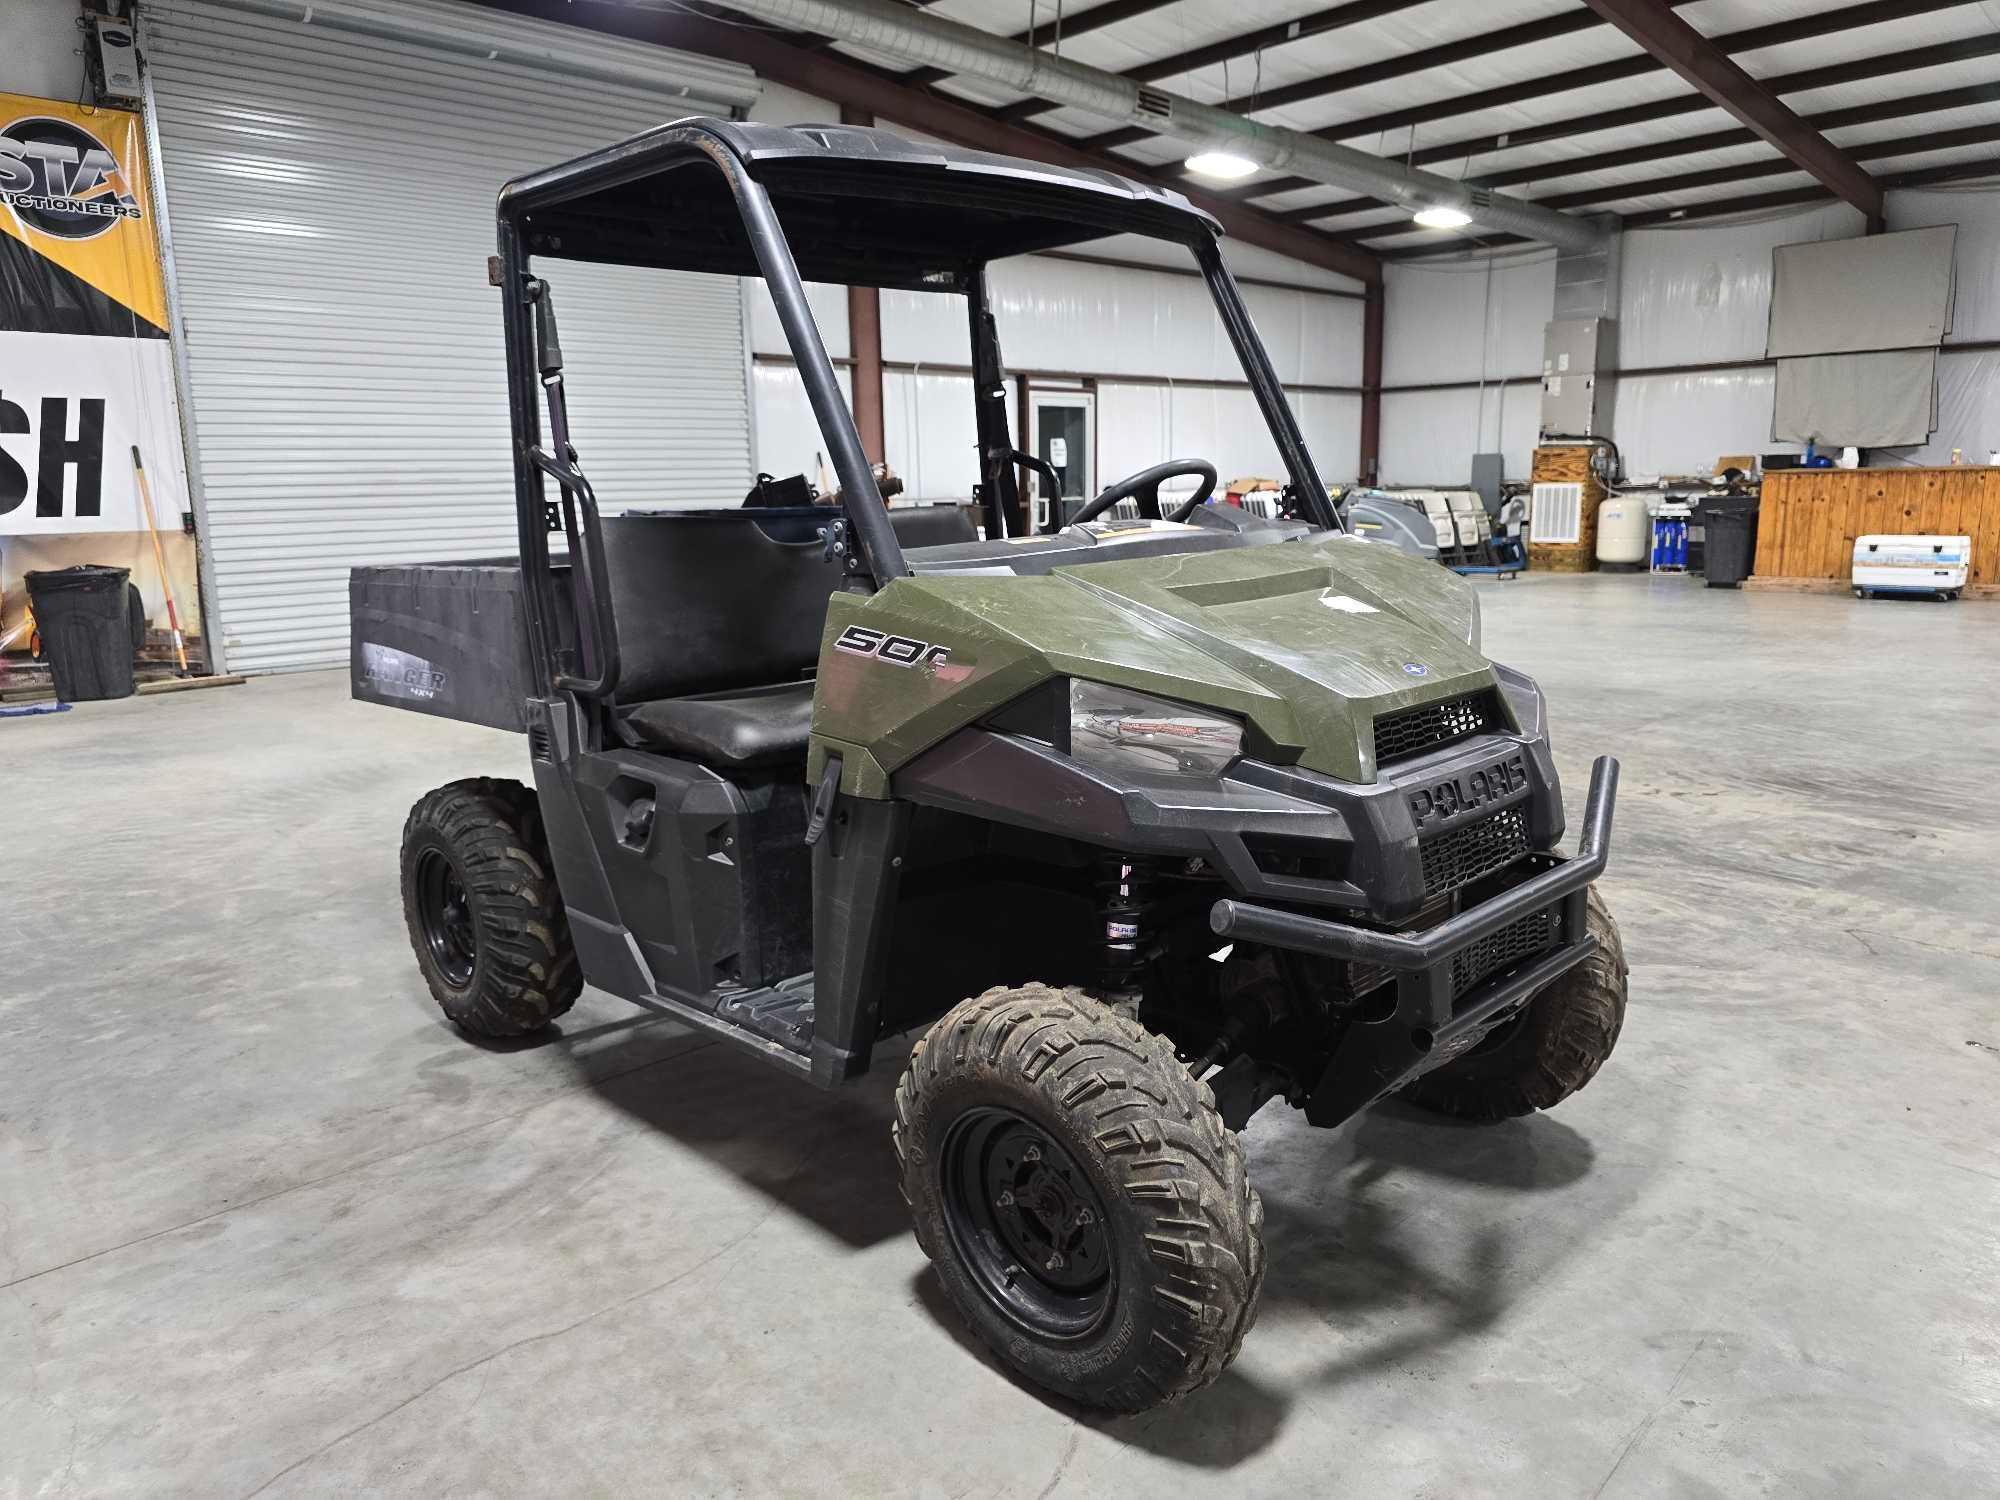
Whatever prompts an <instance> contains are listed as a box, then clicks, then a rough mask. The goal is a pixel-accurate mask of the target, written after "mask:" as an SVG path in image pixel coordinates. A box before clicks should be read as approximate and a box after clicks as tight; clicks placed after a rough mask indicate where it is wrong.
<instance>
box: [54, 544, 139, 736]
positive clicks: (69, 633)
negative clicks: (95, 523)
mask: <svg viewBox="0 0 2000 1500" xmlns="http://www.w3.org/2000/svg"><path fill="white" fill-rule="evenodd" d="M130 572H131V570H130V569H129V568H100V567H97V566H96V565H95V564H92V563H84V564H82V565H80V566H78V567H74V568H62V569H59V570H56V571H53V572H43V573H30V574H28V602H29V603H30V604H31V605H32V606H33V607H34V611H35V623H36V625H37V626H38V627H39V628H40V629H41V632H42V649H43V650H44V651H46V652H47V653H48V658H49V667H50V670H51V671H53V672H54V674H55V679H56V697H58V698H60V699H61V700H62V701H63V702H65V703H88V702H92V701H94V700H96V699H99V698H129V697H131V696H132V688H133V680H132V659H133V656H134V654H135V653H134V651H133V646H132V640H133V635H132V604H131V600H130V598H129V597H128V592H129V591H128V584H127V581H126V580H127V575H128V574H129V573H130Z"/></svg>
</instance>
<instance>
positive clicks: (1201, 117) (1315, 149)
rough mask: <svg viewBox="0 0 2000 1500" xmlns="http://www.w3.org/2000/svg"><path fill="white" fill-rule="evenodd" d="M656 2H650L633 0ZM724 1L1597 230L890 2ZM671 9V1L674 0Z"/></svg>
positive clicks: (1540, 226) (1408, 195) (1391, 192)
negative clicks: (1259, 122) (1476, 192)
mask: <svg viewBox="0 0 2000 1500" xmlns="http://www.w3.org/2000/svg"><path fill="white" fill-rule="evenodd" d="M630 3H633V4H636V5H638V6H641V7H642V8H648V9H650V8H653V7H654V4H656V3H657V0H630ZM716 3H717V4H720V5H721V6H723V7H724V8H726V9H728V10H733V11H737V12H740V13H741V14H744V15H749V16H755V17H757V18H758V19H759V20H762V21H768V22H773V23H775V24H777V25H780V26H786V27H792V28H796V29H798V30H801V31H812V32H818V33H819V34H821V35H823V36H831V37H834V38H836V39H837V40H839V41H843V42H848V43H851V44H852V45H854V46H856V47H864V48H867V49H868V50H869V51H872V52H881V53H886V54H888V55H889V56H891V57H897V58H901V59H903V60H904V61H906V62H909V63H913V64H919V65H922V66H925V67H932V68H938V69H941V70H943V71H944V72H947V73H957V74H961V75H963V76H965V77H968V78H984V79H986V80H988V81H989V82H992V83H998V84H1003V85H1005V86H1006V87H1008V88H1012V89H1018V90H1020V91H1021V92H1023V93H1027V94H1033V95H1036V96H1038V97H1040V98H1043V99H1047V100H1049V101H1051V102H1052V103H1055V104H1063V105H1069V106H1071V107H1073V108H1076V109H1082V110H1087V111H1089V112H1090V113H1091V114H1094V115H1101V116H1103V117H1104V118H1105V119H1107V120H1119V121H1124V122H1126V123H1128V124H1132V125H1138V126H1142V127H1144V128H1145V129H1147V130H1149V131H1154V132H1156V133H1159V134H1162V135H1167V136H1171V137H1172V138H1173V139H1174V140H1177V141H1180V142H1183V143H1184V144H1186V145H1187V146H1189V147H1190V148H1192V149H1194V150H1200V151H1225V152H1228V153H1229V154H1230V155H1232V156H1241V157H1245V158H1247V159H1248V160H1250V161H1254V162H1256V163H1257V164H1258V165H1259V166H1262V167H1269V168H1271V169H1272V170H1274V171H1285V172H1290V173H1293V174H1295V175H1297V176H1300V177H1310V178H1312V179H1313V180H1314V181H1315V182H1323V183H1325V184H1327V185H1328V186H1329V187H1338V188H1341V189H1343V190H1345V191H1348V192H1354V193H1365V194H1366V195H1367V196H1369V197H1371V198H1379V199H1381V200H1382V201H1383V202H1385V203H1391V204H1396V205H1398V206H1401V207H1403V208H1407V209H1409V210H1410V211H1411V212H1412V213H1414V212H1415V211H1416V210H1417V209H1420V208H1429V207H1437V206H1448V207H1455V208H1459V209H1463V210H1464V211H1465V212H1466V213H1467V214H1469V215H1470V216H1471V218H1472V221H1473V222H1474V223H1475V224H1478V225H1479V226H1480V227H1482V228H1484V229H1488V230H1492V231H1494V232H1496V233H1506V234H1518V235H1523V236H1526V237H1527V238H1529V239H1535V240H1543V241H1546V242H1547V243H1549V244H1552V245H1558V246H1561V247H1563V248H1565V249H1572V250H1582V249H1586V248H1589V247H1590V246H1592V245H1594V244H1596V243H1597V241H1598V240H1599V239H1600V238H1601V235H1602V232H1601V231H1600V230H1599V229H1598V228H1597V226H1596V225H1594V224H1591V223H1589V222H1587V221H1585V220H1582V219H1576V218H1572V217H1570V216H1569V215H1568V214H1562V213H1557V212H1556V211H1555V210H1554V209H1548V208H1542V207H1539V206H1537V205H1536V204H1533V203H1528V202H1525V201H1523V200H1522V199H1519V198H1509V197H1506V196H1504V195H1501V194H1492V193H1484V192H1481V193H1478V194H1475V193H1474V192H1473V191H1472V190H1470V189H1468V188H1467V187H1466V186H1465V184H1463V183H1460V182H1454V181H1452V180H1451V179H1450V178H1448V177H1439V176H1436V175H1434V174H1433V173H1430V172H1421V171H1417V170H1415V169H1413V168H1409V167H1402V166H1398V165H1397V164H1396V163H1395V162H1392V161H1386V160H1384V159H1383V158H1381V157H1379V156H1371V155H1369V154H1368V153H1367V152H1365V151H1356V150H1354V149H1353V148H1352V147H1348V146H1339V145H1335V144H1333V143H1332V142H1330V141H1323V140H1321V139H1319V138H1318V137H1317V136H1313V135H1307V134H1306V133H1305V132H1303V131H1298V130H1287V129H1284V128H1283V127H1280V126H1274V125H1260V124H1258V123H1257V122H1256V121H1255V120H1249V119H1245V118H1244V117H1243V116H1242V115H1239V114H1235V113H1233V112H1231V111H1229V110H1226V109H1217V108H1216V107H1215V106H1213V105H1209V104H1202V103H1199V102H1197V101H1196V100H1193V99H1187V98H1183V97H1182V96H1180V95H1178V94H1169V93H1166V92H1165V91H1163V90H1161V89H1157V88H1153V87H1151V86H1149V85H1144V84H1140V83H1135V82H1134V81H1133V80H1131V79H1129V78H1121V77H1119V76H1118V75H1117V74H1116V73H1107V72H1105V71H1104V70H1103V69H1102V68H1093V67H1089V66H1086V65H1085V64H1083V63H1078V62H1072V61H1070V60H1069V59H1068V58H1063V57H1056V56H1054V55H1052V54H1050V53H1048V52H1044V51H1041V50H1039V49H1037V48H1033V47H1028V46H1024V45H1023V44H1021V43H1019V42H1012V41H1009V40H1007V39H1006V38H1005V37H1000V36H994V35H993V34H992V33H990V32H985V31H981V30H979V29H978V28H976V27H972V26H965V25H961V24H960V23H958V22H956V21H948V20H945V19H944V18H943V17H941V16H933V15H930V14H928V13H926V12H924V11H922V10H918V9H915V8H914V7H912V6H908V5H903V4H899V3H897V0H716ZM676 8H677V7H676Z"/></svg>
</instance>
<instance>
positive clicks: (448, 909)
mask: <svg viewBox="0 0 2000 1500" xmlns="http://www.w3.org/2000/svg"><path fill="white" fill-rule="evenodd" d="M417 915H418V918H419V919H420V920H421V921H422V923H423V928H424V946H425V947H426V948H428V949H430V954H431V962H432V963H434V964H435V965H437V971H438V973H439V974H441V975H443V976H444V982H445V983H446V984H448V985H450V986H451V987H452V988H453V989H455V990H462V989H464V988H465V987H466V986H467V985H469V984H471V983H472V971H473V968H474V966H475V965H476V964H477V963H478V962H479V929H478V927H477V925H476V924H475V923H474V922H473V920H472V900H471V897H469V896H468V895H467V894H466V890H465V882H464V881H463V880H461V879H460V878H459V874H458V870H457V868H456V867H455V866H454V865H453V864H452V862H451V861H450V860H449V859H448V858H446V857H445V855H444V853H443V851H442V850H438V849H426V850H424V852H423V853H422V854H420V855H419V856H418V857H417Z"/></svg>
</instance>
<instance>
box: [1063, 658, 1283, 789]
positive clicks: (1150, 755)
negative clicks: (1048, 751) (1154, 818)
mask: <svg viewBox="0 0 2000 1500" xmlns="http://www.w3.org/2000/svg"><path fill="white" fill-rule="evenodd" d="M1069 748H1070V753H1071V754H1072V755H1074V756H1075V757H1076V758H1077V759H1078V760H1080V761H1083V762H1085V763H1086V764H1088V765H1093V766H1099V767H1101V768H1103V769H1104V770H1107V771H1121V772H1134V771H1137V772H1146V773H1149V774H1151V775H1155V776H1158V775H1168V776H1220V775H1221V774H1222V773H1223V771H1224V770H1226V769H1227V768H1228V766H1229V763H1230V762H1231V761H1233V760H1235V759H1236V757H1237V756H1239V755H1241V754H1242V753H1243V726H1242V725H1241V724H1239V723H1237V722H1236V721H1235V720H1234V719H1229V718H1224V717H1223V716H1222V715H1221V714H1217V713H1212V712H1210V711H1209V710H1207V709H1202V708H1192V707H1190V706H1189V705H1187V704H1185V703H1175V702H1173V701H1171V700H1170V699H1166V698H1155V697H1153V696H1152V695H1151V694H1150V693H1135V692H1132V691H1131V690H1130V689H1128V688H1116V687H1107V686H1105V685H1104V684H1103V683H1101V682H1077V681H1075V680H1074V679H1072V680H1071V682H1070V685H1069Z"/></svg>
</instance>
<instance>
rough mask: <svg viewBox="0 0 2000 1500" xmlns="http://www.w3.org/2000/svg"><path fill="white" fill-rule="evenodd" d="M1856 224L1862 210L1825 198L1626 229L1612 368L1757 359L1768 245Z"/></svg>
mask: <svg viewBox="0 0 2000 1500" xmlns="http://www.w3.org/2000/svg"><path fill="white" fill-rule="evenodd" d="M1863 227H1864V225H1863V221H1862V218H1861V214H1860V211H1859V210H1857V209H1854V208H1850V207H1848V206H1847V205H1846V204H1828V205H1826V206H1825V207H1823V208H1815V209H1809V210H1807V211H1805V212H1803V213H1796V214H1787V215H1784V216H1782V217H1779V218H1773V219H1762V220H1757V221H1753V222H1751V223H1746V224H1717V225H1706V226H1700V227H1695V228H1688V229H1640V230H1634V231H1633V232H1631V233H1629V234H1627V235H1626V236H1625V246H1624V249H1625V257H1624V265H1623V268H1622V271H1621V275H1620V281H1619V295H1618V364H1619V367H1620V368H1622V369H1627V370H1634V369H1654V368H1658V367H1659V366H1662V365H1703V364H1715V363H1718V362H1720V361H1722V360H1730V359H1761V358H1763V356H1764V339H1765V333H1766V329H1767V325H1768V324H1769V322H1770V317H1771V252H1772V251H1773V250H1775V249H1776V248H1777V247H1778V246H1780V245H1791V244H1797V243H1800V242H1802V241H1806V240H1835V239H1850V238H1852V237H1854V236H1856V235H1859V234H1860V233H1861V232H1862V229H1863ZM1620 416H1621V417H1622V416H1623V413H1620ZM1620 441H1621V442H1623V438H1622V437H1621V438H1620Z"/></svg>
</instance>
